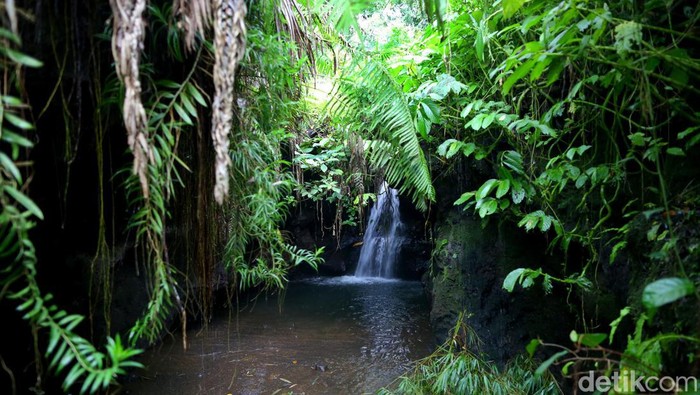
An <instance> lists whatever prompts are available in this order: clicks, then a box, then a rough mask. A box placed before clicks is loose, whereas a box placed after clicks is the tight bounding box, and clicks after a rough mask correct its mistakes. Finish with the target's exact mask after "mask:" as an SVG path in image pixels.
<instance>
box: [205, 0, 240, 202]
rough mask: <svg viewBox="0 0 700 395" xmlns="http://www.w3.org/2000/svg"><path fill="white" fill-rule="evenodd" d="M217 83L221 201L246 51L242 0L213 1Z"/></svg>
mask: <svg viewBox="0 0 700 395" xmlns="http://www.w3.org/2000/svg"><path fill="white" fill-rule="evenodd" d="M214 9H215V11H214V12H215V19H214V48H215V63H214V86H215V87H216V92H215V95H214V102H213V104H212V111H213V114H212V130H211V136H212V140H213V142H214V150H215V152H216V165H215V166H216V167H215V177H216V184H215V186H214V197H215V198H216V201H217V202H218V203H219V204H222V203H223V202H224V200H225V199H226V197H227V196H228V189H229V167H230V166H231V157H230V156H229V152H228V147H229V132H230V131H231V126H232V123H233V85H234V77H235V72H236V66H237V65H238V63H239V62H240V61H241V59H243V55H244V54H245V44H246V42H245V38H246V27H245V21H244V19H245V15H246V11H247V9H246V5H245V2H244V1H243V0H214Z"/></svg>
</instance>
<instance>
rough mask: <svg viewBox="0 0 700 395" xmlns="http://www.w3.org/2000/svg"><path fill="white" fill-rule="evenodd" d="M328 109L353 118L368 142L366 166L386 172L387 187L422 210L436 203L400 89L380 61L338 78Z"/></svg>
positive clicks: (364, 62)
mask: <svg viewBox="0 0 700 395" xmlns="http://www.w3.org/2000/svg"><path fill="white" fill-rule="evenodd" d="M328 110H329V111H330V112H331V113H333V114H336V115H337V116H340V117H353V118H358V119H359V121H357V122H360V123H362V124H363V125H366V126H364V128H365V129H366V131H367V132H368V133H369V134H370V136H367V137H368V138H369V139H374V141H372V142H371V143H370V144H369V146H368V154H369V160H370V163H371V164H372V165H373V166H375V167H377V168H383V169H385V170H386V173H385V178H386V181H387V182H389V184H392V185H398V186H399V191H400V192H401V193H405V192H410V193H411V197H412V199H413V202H414V203H415V204H416V206H417V207H418V208H419V209H421V210H425V209H426V208H427V202H428V201H434V200H435V189H434V188H433V184H432V179H431V175H430V167H429V166H428V162H427V161H426V159H425V154H424V153H423V149H422V148H421V145H420V141H419V139H418V131H417V129H416V123H415V114H414V113H413V111H412V110H411V108H410V106H409V103H408V99H407V98H406V96H405V95H404V93H403V90H402V87H401V86H400V85H399V84H398V83H397V82H396V80H395V79H394V78H393V77H392V75H391V74H390V73H389V72H388V71H387V69H386V68H384V67H383V66H382V65H381V64H380V63H379V62H376V61H374V60H371V59H366V60H364V61H363V62H362V63H359V64H356V65H355V67H354V68H352V71H350V73H349V74H348V75H346V76H345V77H344V78H341V79H339V80H338V83H337V84H336V87H335V89H334V92H333V99H332V101H331V103H330V105H329V106H328Z"/></svg>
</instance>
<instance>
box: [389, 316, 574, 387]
mask: <svg viewBox="0 0 700 395" xmlns="http://www.w3.org/2000/svg"><path fill="white" fill-rule="evenodd" d="M478 343H479V340H478V338H477V337H476V334H474V333H473V332H472V330H471V329H470V328H469V327H468V326H467V325H466V323H465V322H464V316H463V315H460V317H459V318H458V319H457V324H456V325H455V327H454V328H453V329H452V332H451V336H450V337H449V338H448V340H447V341H446V342H445V344H443V345H442V346H440V347H439V348H438V349H437V351H435V352H434V353H433V354H431V355H430V356H428V357H427V358H425V359H423V360H421V361H419V362H418V364H417V365H416V367H415V368H414V369H413V370H412V371H411V372H410V373H408V374H407V375H404V376H402V377H400V378H399V379H398V380H397V381H396V382H395V383H394V385H392V386H391V387H389V388H383V389H381V390H380V391H379V394H381V395H391V394H413V395H418V394H426V395H427V394H494V395H499V394H503V395H505V394H508V395H520V394H523V395H524V394H557V393H561V392H562V391H561V389H560V388H559V387H558V384H557V382H556V380H555V379H554V376H552V375H551V374H550V373H549V372H547V371H546V369H544V370H543V371H539V369H538V364H537V363H536V362H535V361H534V360H533V359H531V358H529V357H528V356H527V355H524V354H521V355H518V356H516V357H515V358H513V359H512V360H511V361H510V362H509V363H508V364H506V366H504V367H503V368H499V367H498V366H497V365H496V364H494V363H493V362H490V361H488V360H487V359H485V358H484V357H483V356H481V355H479V354H478V352H475V351H474V350H475V349H476V350H478Z"/></svg>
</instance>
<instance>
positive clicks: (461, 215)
mask: <svg viewBox="0 0 700 395" xmlns="http://www.w3.org/2000/svg"><path fill="white" fill-rule="evenodd" d="M467 182H468V181H467ZM436 186H437V187H438V198H439V201H438V202H437V204H436V205H435V209H434V212H435V214H434V217H433V219H432V221H433V224H434V227H433V237H434V241H435V249H434V250H433V253H432V261H431V267H430V270H429V271H428V272H426V274H425V275H424V282H425V286H426V291H427V293H428V294H429V296H430V299H431V312H430V319H431V324H432V325H433V330H434V332H435V336H436V341H437V342H438V343H442V342H444V341H445V339H446V338H447V336H448V333H449V330H450V329H451V328H453V327H454V325H455V322H456V319H457V317H458V315H459V314H460V313H461V312H464V314H465V316H466V317H468V319H467V323H468V324H469V326H470V327H471V328H472V329H473V330H474V332H475V333H476V334H477V336H478V337H479V339H480V340H481V344H480V346H479V350H478V351H480V352H482V353H484V355H485V356H486V358H488V359H491V360H493V361H496V362H497V363H505V362H506V361H507V360H508V359H510V358H511V357H513V356H514V355H515V354H517V353H519V352H522V351H524V347H525V345H526V344H527V343H528V342H529V341H530V340H531V339H533V338H537V337H541V338H546V339H547V340H549V341H561V342H566V339H567V336H568V333H569V331H570V330H571V329H572V328H568V329H566V328H562V327H561V325H560V323H561V322H573V321H574V320H573V319H572V318H571V314H570V313H569V311H568V310H567V308H566V304H564V303H561V298H566V295H565V294H564V295H560V294H558V293H557V292H561V291H562V290H560V289H556V288H555V290H554V291H553V292H554V293H553V294H549V295H545V293H544V291H543V289H542V288H541V287H540V286H539V285H538V284H536V285H534V286H533V287H531V288H529V289H527V290H523V289H516V290H515V291H514V292H512V293H508V292H507V291H505V290H504V289H503V288H502V284H503V280H504V279H505V277H506V275H508V273H510V271H512V270H514V269H517V268H518V267H538V266H542V267H543V268H546V266H547V265H551V264H552V263H551V262H549V261H548V260H547V259H546V258H545V256H544V251H545V249H546V243H545V240H544V239H543V238H541V237H540V236H538V235H528V234H525V233H524V232H523V231H522V230H520V229H517V228H515V227H514V226H513V225H509V224H506V223H501V224H499V223H498V222H497V221H496V220H494V219H491V220H490V221H489V222H487V223H484V222H483V221H482V219H481V218H479V217H478V216H476V215H475V214H473V210H471V209H468V210H466V211H465V210H462V207H455V206H454V205H453V204H452V203H453V202H454V201H455V200H456V199H457V198H458V197H459V192H460V191H466V190H467V189H466V187H465V188H464V189H461V190H460V189H459V188H456V185H455V182H454V180H448V181H447V182H444V181H443V182H442V183H439V182H438V183H436Z"/></svg>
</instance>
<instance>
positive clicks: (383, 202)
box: [355, 182, 402, 278]
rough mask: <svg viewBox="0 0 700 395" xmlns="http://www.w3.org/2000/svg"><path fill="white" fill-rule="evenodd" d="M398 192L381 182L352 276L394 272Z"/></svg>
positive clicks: (398, 229) (387, 275)
mask: <svg viewBox="0 0 700 395" xmlns="http://www.w3.org/2000/svg"><path fill="white" fill-rule="evenodd" d="M401 230H402V224H401V218H400V217H399V193H398V191H397V190H396V189H392V188H389V185H388V184H387V183H386V182H383V183H382V186H381V188H380V189H379V193H378V194H377V201H376V202H375V203H374V206H372V212H371V214H370V217H369V224H368V225H367V232H365V237H364V239H363V243H362V250H361V251H360V260H359V261H358V263H357V270H356V271H355V276H356V277H384V278H391V277H393V276H394V263H395V262H396V257H397V256H398V252H399V247H400V244H401V240H400V239H401Z"/></svg>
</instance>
